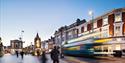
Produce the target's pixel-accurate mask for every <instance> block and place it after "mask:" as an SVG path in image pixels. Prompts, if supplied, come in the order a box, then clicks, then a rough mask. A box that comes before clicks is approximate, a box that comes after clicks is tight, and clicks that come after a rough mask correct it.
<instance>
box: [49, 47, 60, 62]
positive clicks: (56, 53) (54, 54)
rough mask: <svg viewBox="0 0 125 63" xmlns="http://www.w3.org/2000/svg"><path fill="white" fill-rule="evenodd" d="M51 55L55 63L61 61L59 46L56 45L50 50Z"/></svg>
mask: <svg viewBox="0 0 125 63" xmlns="http://www.w3.org/2000/svg"><path fill="white" fill-rule="evenodd" d="M50 55H51V59H52V60H53V63H59V50H58V48H57V46H54V49H53V50H52V51H51V52H50Z"/></svg>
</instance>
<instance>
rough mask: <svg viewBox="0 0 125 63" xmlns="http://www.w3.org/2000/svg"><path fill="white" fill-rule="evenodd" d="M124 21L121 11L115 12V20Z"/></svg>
mask: <svg viewBox="0 0 125 63" xmlns="http://www.w3.org/2000/svg"><path fill="white" fill-rule="evenodd" d="M119 21H122V17H121V13H116V14H115V22H119Z"/></svg>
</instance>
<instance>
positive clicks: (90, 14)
mask: <svg viewBox="0 0 125 63" xmlns="http://www.w3.org/2000/svg"><path fill="white" fill-rule="evenodd" d="M89 16H91V19H92V20H91V21H92V25H91V28H92V32H94V25H93V23H94V20H93V19H94V13H93V11H92V10H90V11H89Z"/></svg>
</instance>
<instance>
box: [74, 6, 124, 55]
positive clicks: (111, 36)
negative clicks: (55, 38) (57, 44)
mask: <svg viewBox="0 0 125 63" xmlns="http://www.w3.org/2000/svg"><path fill="white" fill-rule="evenodd" d="M92 25H93V27H91V26H92ZM77 29H78V30H79V31H80V32H79V36H82V37H80V39H77V40H83V39H87V38H90V37H93V38H95V39H98V40H96V41H95V42H96V43H103V44H105V45H102V46H96V47H95V48H96V49H100V50H101V51H107V52H109V54H110V53H113V51H115V50H124V49H125V8H119V9H114V10H112V11H110V12H108V13H106V14H104V15H102V16H99V17H97V18H95V19H93V20H90V21H88V22H86V23H84V24H82V25H80V26H77ZM77 40H76V41H77ZM107 54H108V53H107Z"/></svg>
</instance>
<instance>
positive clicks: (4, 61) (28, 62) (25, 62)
mask: <svg viewBox="0 0 125 63" xmlns="http://www.w3.org/2000/svg"><path fill="white" fill-rule="evenodd" d="M47 59H48V60H47V63H52V60H51V58H50V56H49V55H47ZM0 63H41V59H40V57H38V56H32V55H24V58H23V59H22V58H21V56H19V57H18V58H17V57H16V55H11V54H5V55H4V56H3V57H0ZM60 63H67V62H66V61H64V60H62V59H60Z"/></svg>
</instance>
